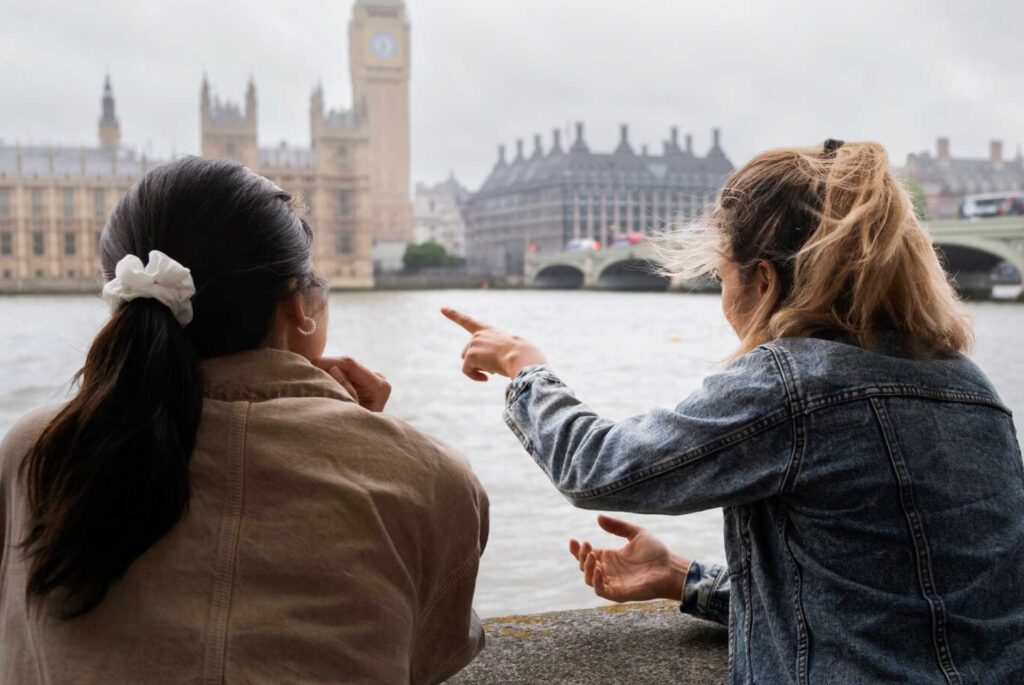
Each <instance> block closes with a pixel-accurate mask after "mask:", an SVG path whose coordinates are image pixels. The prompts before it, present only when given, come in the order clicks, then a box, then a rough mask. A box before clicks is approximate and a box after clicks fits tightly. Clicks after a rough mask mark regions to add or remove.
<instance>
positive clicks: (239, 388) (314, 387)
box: [201, 347, 353, 402]
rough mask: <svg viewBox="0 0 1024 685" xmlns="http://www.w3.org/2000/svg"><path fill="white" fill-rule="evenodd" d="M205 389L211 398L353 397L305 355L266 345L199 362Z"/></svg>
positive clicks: (207, 395)
mask: <svg viewBox="0 0 1024 685" xmlns="http://www.w3.org/2000/svg"><path fill="white" fill-rule="evenodd" d="M201 369H202V373H203V379H204V382H205V390H204V392H203V395H204V396H205V397H208V398H210V399H212V400H224V401H227V402H236V401H249V402H260V401H263V400H269V399H274V398H277V397H329V398H333V399H337V400H342V401H344V402H352V401H353V399H352V397H351V396H350V395H349V394H348V393H347V392H346V391H345V389H344V388H343V387H342V386H340V385H339V384H338V383H337V382H336V381H335V380H334V379H333V378H331V377H330V376H329V375H328V374H327V373H326V372H324V371H321V370H320V369H318V368H317V367H315V366H313V364H312V363H310V361H309V360H308V359H306V358H305V357H303V356H301V355H298V354H295V353H294V352H286V351H284V350H275V349H271V348H269V347H264V348H260V349H257V350H247V351H245V352H237V353H235V354H229V355H225V356H223V357H214V358H212V359H204V360H203V361H202V362H201Z"/></svg>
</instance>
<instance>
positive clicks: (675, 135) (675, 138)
mask: <svg viewBox="0 0 1024 685" xmlns="http://www.w3.org/2000/svg"><path fill="white" fill-rule="evenodd" d="M671 132H672V147H674V148H677V149H678V148H679V127H678V126H673V127H672V128H671Z"/></svg>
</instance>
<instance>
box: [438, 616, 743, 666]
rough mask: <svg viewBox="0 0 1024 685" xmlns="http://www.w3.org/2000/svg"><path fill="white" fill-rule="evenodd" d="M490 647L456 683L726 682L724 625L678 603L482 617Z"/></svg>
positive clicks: (726, 634)
mask: <svg viewBox="0 0 1024 685" xmlns="http://www.w3.org/2000/svg"><path fill="white" fill-rule="evenodd" d="M484 627H485V629H486V631H487V648H486V649H485V650H484V651H483V653H482V654H481V655H480V656H479V657H477V659H476V660H475V661H474V662H473V663H471V664H470V665H469V666H467V667H466V668H465V670H463V671H462V672H461V673H459V674H458V675H456V676H455V677H454V678H451V679H450V680H448V681H447V682H448V683H451V684H458V685H464V684H470V683H488V684H492V683H493V684H499V683H500V684H504V683H510V684H511V683H528V684H530V685H533V684H535V683H538V684H539V683H560V684H562V683H565V684H569V683H587V685H593V684H594V683H632V684H635V685H639V684H641V683H693V684H694V685H702V684H704V683H709V684H710V683H715V684H718V683H724V682H726V681H727V680H728V673H729V667H728V632H727V630H726V629H725V627H723V626H720V625H718V624H715V623H711V622H708V621H702V620H700V619H696V618H693V617H691V616H687V615H685V614H681V613H679V604H678V603H677V602H640V603H633V604H622V605H609V606H605V607H600V608H598V609H582V610H578V611H558V612H553V613H548V614H536V615H532V616H507V617H504V618H494V619H489V620H487V621H484Z"/></svg>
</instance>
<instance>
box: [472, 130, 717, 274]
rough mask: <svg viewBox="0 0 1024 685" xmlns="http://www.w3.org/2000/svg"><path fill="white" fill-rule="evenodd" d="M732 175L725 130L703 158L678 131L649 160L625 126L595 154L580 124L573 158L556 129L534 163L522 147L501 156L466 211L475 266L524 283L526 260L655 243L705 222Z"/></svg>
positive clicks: (538, 145) (536, 150)
mask: <svg viewBox="0 0 1024 685" xmlns="http://www.w3.org/2000/svg"><path fill="white" fill-rule="evenodd" d="M732 169H733V165H732V163H731V162H730V161H729V159H728V158H727V157H726V155H725V152H724V151H723V150H722V148H721V145H720V138H719V131H718V129H714V131H713V132H712V145H711V148H710V150H709V151H708V152H707V154H705V155H704V156H698V155H697V154H696V153H695V152H694V150H693V136H691V135H687V136H686V143H685V146H681V145H680V144H679V132H678V129H677V128H675V127H673V128H672V129H671V134H670V137H669V139H668V140H666V141H664V142H663V144H662V150H661V153H660V154H651V153H649V152H648V150H647V146H642V147H641V149H640V151H639V152H638V151H636V150H634V148H633V146H632V145H631V144H630V142H629V130H628V127H627V126H626V125H623V126H622V127H621V131H620V139H619V144H618V146H617V147H616V149H615V150H614V151H612V152H608V153H604V152H592V151H591V150H590V147H589V146H588V145H587V143H586V141H585V139H584V134H583V124H582V123H578V124H576V135H575V140H573V142H572V144H571V145H570V146H569V147H568V149H564V148H563V147H562V140H561V131H560V130H558V129H556V130H555V131H554V132H553V137H552V141H551V146H550V147H549V148H548V149H547V150H545V149H544V146H543V143H542V141H541V136H539V135H537V136H535V137H534V145H533V151H532V152H530V153H527V152H526V151H525V150H524V148H523V141H522V140H520V141H517V143H516V154H515V157H513V158H512V160H511V161H508V160H506V156H505V147H504V146H499V148H498V161H497V163H496V164H495V166H494V168H493V169H492V171H491V173H490V175H489V176H488V177H487V179H486V180H485V181H484V183H483V185H482V186H481V187H480V190H479V191H477V192H476V193H474V194H473V196H472V197H471V198H470V199H469V201H468V202H467V203H466V208H465V221H466V255H467V261H468V264H469V266H470V268H472V269H474V270H480V271H482V272H485V273H489V274H492V275H496V276H512V277H517V276H521V275H522V273H523V260H524V255H525V253H526V251H527V250H532V251H544V252H554V251H559V250H564V249H566V247H567V245H569V243H570V241H573V240H594V241H598V242H600V244H602V245H608V244H610V243H611V242H612V241H613V239H614V237H615V236H617V235H621V234H625V233H644V234H648V235H650V234H654V233H658V232H660V231H662V230H664V229H665V228H666V227H667V226H668V225H669V224H671V223H672V222H675V221H678V220H681V219H686V218H691V217H695V216H697V215H699V214H701V213H702V212H703V211H704V210H705V208H706V207H708V206H709V205H710V204H712V203H713V202H714V199H715V194H716V192H717V190H718V188H719V187H721V185H722V184H723V183H724V182H725V179H726V177H727V176H728V175H729V173H730V172H731V171H732Z"/></svg>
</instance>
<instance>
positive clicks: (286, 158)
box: [260, 142, 315, 169]
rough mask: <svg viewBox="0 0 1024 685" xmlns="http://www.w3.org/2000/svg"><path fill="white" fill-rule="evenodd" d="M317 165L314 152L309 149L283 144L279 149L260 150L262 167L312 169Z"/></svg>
mask: <svg viewBox="0 0 1024 685" xmlns="http://www.w3.org/2000/svg"><path fill="white" fill-rule="evenodd" d="M314 164H315V159H314V157H313V151H312V150H310V149H309V148H294V147H288V145H287V144H286V143H283V142H282V143H281V144H280V145H279V146H277V147H270V148H262V147H261V148H260V167H261V168H264V167H277V168H281V167H289V168H295V169H312V168H313V166H314Z"/></svg>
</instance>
